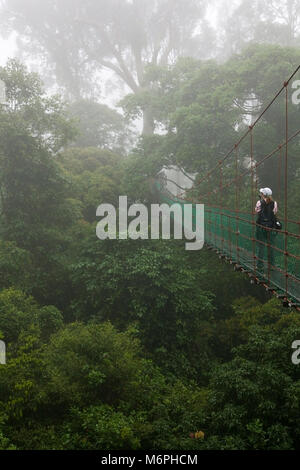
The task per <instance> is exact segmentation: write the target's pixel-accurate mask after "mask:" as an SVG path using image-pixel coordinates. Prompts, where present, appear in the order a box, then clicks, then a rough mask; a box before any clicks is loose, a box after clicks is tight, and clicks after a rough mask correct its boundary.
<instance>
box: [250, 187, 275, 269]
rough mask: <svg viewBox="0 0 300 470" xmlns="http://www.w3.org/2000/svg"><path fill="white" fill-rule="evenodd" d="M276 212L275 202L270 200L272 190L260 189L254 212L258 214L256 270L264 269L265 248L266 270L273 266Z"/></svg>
mask: <svg viewBox="0 0 300 470" xmlns="http://www.w3.org/2000/svg"><path fill="white" fill-rule="evenodd" d="M277 211H278V207H277V202H276V201H273V199H272V190H271V189H270V188H262V189H261V190H260V200H259V201H257V203H256V207H255V212H256V213H257V214H258V217H257V220H256V224H257V226H256V240H257V242H258V253H257V256H258V263H257V269H258V270H259V271H263V269H264V251H265V246H266V247H267V249H268V268H269V269H272V268H274V266H275V257H274V250H273V244H274V232H273V230H272V229H274V228H276V214H277Z"/></svg>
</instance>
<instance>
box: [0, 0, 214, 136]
mask: <svg viewBox="0 0 300 470" xmlns="http://www.w3.org/2000/svg"><path fill="white" fill-rule="evenodd" d="M206 5H207V1H206V0H190V1H189V2H186V1H185V0H154V1H152V2H148V1H147V0H87V1H85V2H82V1H80V0H59V1H58V0H44V1H43V2H40V1H38V0H28V1H26V3H25V2H23V1H22V0H4V1H3V8H2V15H1V18H2V24H5V25H6V27H7V28H8V29H10V30H15V31H17V32H18V34H19V44H20V45H21V46H22V48H23V49H26V50H27V51H28V50H30V51H31V52H32V51H33V49H35V51H39V52H41V53H43V54H44V56H45V52H46V57H47V60H48V63H50V64H52V65H54V66H55V72H56V76H57V79H58V80H59V82H60V83H61V84H64V85H67V86H68V90H69V92H70V93H71V94H73V96H76V97H77V98H78V97H79V96H80V95H81V94H82V91H83V90H84V89H86V87H85V85H86V84H87V77H88V80H89V83H90V81H91V80H93V79H94V78H95V77H96V73H97V71H99V70H103V69H109V70H110V71H112V72H113V73H114V74H115V76H116V77H117V78H118V79H119V80H121V82H122V83H123V84H124V85H125V86H126V87H127V89H129V90H131V91H132V92H133V93H136V92H138V91H140V90H141V89H144V88H147V83H146V82H145V70H146V68H147V65H148V64H152V65H166V64H168V63H170V62H173V61H174V60H176V58H177V57H178V56H182V55H191V56H197V57H199V56H201V57H205V56H207V53H209V47H208V44H209V43H211V42H212V36H211V31H210V29H209V26H208V25H207V23H206V20H205V13H206ZM87 71H88V72H89V73H87ZM143 118H144V129H143V131H144V133H145V134H151V133H152V132H153V128H154V124H153V117H152V116H151V113H150V112H149V111H148V110H147V108H146V107H145V108H144V109H143Z"/></svg>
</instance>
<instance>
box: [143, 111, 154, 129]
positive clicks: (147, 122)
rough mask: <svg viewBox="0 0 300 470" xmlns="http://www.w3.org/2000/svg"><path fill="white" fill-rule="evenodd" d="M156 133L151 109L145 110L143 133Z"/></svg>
mask: <svg viewBox="0 0 300 470" xmlns="http://www.w3.org/2000/svg"><path fill="white" fill-rule="evenodd" d="M153 134H154V119H153V116H152V113H151V112H150V111H149V109H147V108H146V109H144V111H143V135H153Z"/></svg>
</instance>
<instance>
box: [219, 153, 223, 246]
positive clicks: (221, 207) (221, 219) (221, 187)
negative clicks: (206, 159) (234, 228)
mask: <svg viewBox="0 0 300 470" xmlns="http://www.w3.org/2000/svg"><path fill="white" fill-rule="evenodd" d="M219 165H220V224H221V251H222V253H223V252H224V230H223V228H224V227H223V192H222V191H223V169H222V161H220V162H219Z"/></svg>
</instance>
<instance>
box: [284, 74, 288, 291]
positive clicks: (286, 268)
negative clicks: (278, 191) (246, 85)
mask: <svg viewBox="0 0 300 470" xmlns="http://www.w3.org/2000/svg"><path fill="white" fill-rule="evenodd" d="M284 86H285V168H284V172H285V174H284V229H285V237H284V252H285V253H284V273H285V295H286V296H288V276H289V274H288V200H287V199H288V140H289V121H288V102H289V96H288V82H285V83H284Z"/></svg>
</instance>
